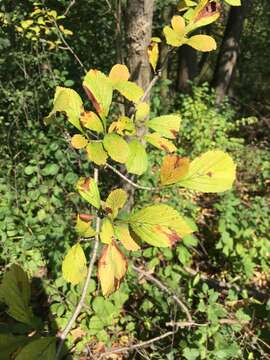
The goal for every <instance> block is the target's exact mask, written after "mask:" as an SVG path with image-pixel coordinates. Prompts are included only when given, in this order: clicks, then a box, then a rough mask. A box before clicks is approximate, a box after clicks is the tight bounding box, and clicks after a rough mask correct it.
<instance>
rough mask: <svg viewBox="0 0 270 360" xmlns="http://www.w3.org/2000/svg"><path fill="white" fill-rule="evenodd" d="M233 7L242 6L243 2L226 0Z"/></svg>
mask: <svg viewBox="0 0 270 360" xmlns="http://www.w3.org/2000/svg"><path fill="white" fill-rule="evenodd" d="M225 1H226V3H227V4H229V5H231V6H241V0H225Z"/></svg>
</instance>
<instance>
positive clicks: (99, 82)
mask: <svg viewBox="0 0 270 360" xmlns="http://www.w3.org/2000/svg"><path fill="white" fill-rule="evenodd" d="M83 87H84V89H85V91H86V94H87V95H88V97H89V99H90V100H91V101H92V104H93V106H94V108H95V109H96V112H97V113H98V114H99V116H100V117H101V118H102V119H103V120H105V118H106V116H107V115H108V113H109V110H110V106H111V102H112V84H111V81H110V80H109V78H108V77H107V76H106V75H105V74H103V73H102V72H101V71H98V70H90V71H88V73H87V74H86V76H85V78H84V81H83Z"/></svg>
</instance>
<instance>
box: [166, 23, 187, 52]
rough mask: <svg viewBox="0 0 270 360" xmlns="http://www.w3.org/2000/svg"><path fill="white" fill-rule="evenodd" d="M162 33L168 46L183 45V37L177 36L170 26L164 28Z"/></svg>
mask: <svg viewBox="0 0 270 360" xmlns="http://www.w3.org/2000/svg"><path fill="white" fill-rule="evenodd" d="M163 32H164V35H165V39H166V42H167V44H168V45H171V46H174V47H179V46H181V45H182V44H183V43H184V40H185V38H184V36H179V35H178V34H177V33H176V32H175V31H174V30H173V29H172V28H171V27H170V26H165V27H164V29H163Z"/></svg>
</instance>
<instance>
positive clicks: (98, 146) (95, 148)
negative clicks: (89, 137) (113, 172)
mask: <svg viewBox="0 0 270 360" xmlns="http://www.w3.org/2000/svg"><path fill="white" fill-rule="evenodd" d="M86 151H87V156H88V159H89V160H90V161H93V162H94V163H95V164H97V165H105V164H106V161H107V158H108V155H107V153H106V151H105V150H104V148H103V145H102V143H100V142H96V141H90V142H89V144H88V145H87V147H86Z"/></svg>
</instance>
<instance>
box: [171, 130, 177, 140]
mask: <svg viewBox="0 0 270 360" xmlns="http://www.w3.org/2000/svg"><path fill="white" fill-rule="evenodd" d="M170 132H171V133H172V134H173V136H174V137H175V138H176V136H177V135H178V131H176V130H174V129H170Z"/></svg>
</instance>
